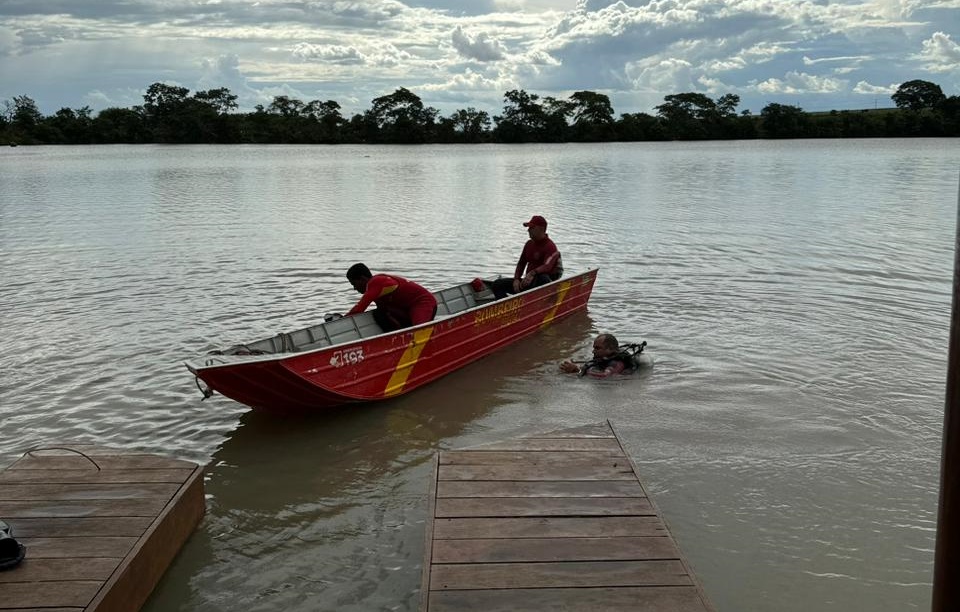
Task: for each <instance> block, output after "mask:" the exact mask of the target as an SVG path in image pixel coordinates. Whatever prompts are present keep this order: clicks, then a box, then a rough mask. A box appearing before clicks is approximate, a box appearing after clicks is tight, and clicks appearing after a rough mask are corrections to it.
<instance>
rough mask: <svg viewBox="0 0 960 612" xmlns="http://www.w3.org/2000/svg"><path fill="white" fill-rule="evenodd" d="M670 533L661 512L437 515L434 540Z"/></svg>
mask: <svg viewBox="0 0 960 612" xmlns="http://www.w3.org/2000/svg"><path fill="white" fill-rule="evenodd" d="M657 535H667V531H666V529H665V528H664V526H663V524H662V522H661V521H660V518H659V517H657V516H578V517H529V518H527V517H524V518H516V517H510V518H449V519H436V520H435V521H434V525H433V537H434V540H453V539H467V538H589V537H610V538H616V537H623V536H657Z"/></svg>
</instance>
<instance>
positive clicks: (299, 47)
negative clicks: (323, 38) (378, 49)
mask: <svg viewBox="0 0 960 612" xmlns="http://www.w3.org/2000/svg"><path fill="white" fill-rule="evenodd" d="M291 53H292V54H293V56H294V57H296V58H298V59H302V60H305V61H313V60H318V61H323V62H336V63H343V64H362V63H363V62H364V60H365V58H364V55H363V53H361V52H360V51H358V50H357V49H356V48H354V47H347V46H343V45H314V44H311V43H307V42H301V43H297V44H296V45H294V46H293V49H292V50H291Z"/></svg>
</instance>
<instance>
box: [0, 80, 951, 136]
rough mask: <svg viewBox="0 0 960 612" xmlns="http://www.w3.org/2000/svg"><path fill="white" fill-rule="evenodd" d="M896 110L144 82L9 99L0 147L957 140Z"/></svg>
mask: <svg viewBox="0 0 960 612" xmlns="http://www.w3.org/2000/svg"><path fill="white" fill-rule="evenodd" d="M891 99H892V101H893V103H894V104H895V106H896V108H887V109H878V110H852V111H849V110H844V111H830V112H805V111H804V110H803V109H801V108H800V107H798V106H792V105H788V104H778V103H771V104H768V105H767V106H765V107H764V108H763V109H762V110H761V112H760V114H759V115H753V114H750V112H749V111H746V110H744V111H742V112H741V113H739V114H738V113H737V106H738V105H739V104H740V97H739V96H737V95H736V94H726V95H722V96H720V97H719V98H717V99H715V100H714V99H712V98H710V97H709V96H707V95H705V94H702V93H694V92H688V93H678V94H671V95H668V96H665V97H664V101H663V104H660V105H659V106H657V107H655V110H656V114H655V115H651V114H647V113H623V114H621V115H620V116H619V117H615V116H614V110H613V106H612V105H611V104H610V98H608V97H607V96H606V95H604V94H601V93H596V92H593V91H578V92H576V93H574V94H573V95H571V96H570V97H569V98H566V99H558V98H554V97H550V96H545V97H540V96H538V95H537V94H532V93H529V92H527V91H524V90H522V89H514V90H510V91H508V92H506V93H505V94H504V96H503V101H504V106H503V112H502V114H500V115H494V116H493V117H491V116H490V114H489V113H487V112H486V111H482V110H477V109H475V108H473V107H469V108H466V109H461V110H457V111H456V112H454V113H452V114H450V115H449V116H442V115H441V113H440V111H438V110H437V109H435V108H433V107H430V106H424V104H423V101H422V100H421V99H420V97H419V96H417V95H416V94H414V93H413V92H411V91H409V90H408V89H406V88H403V87H401V88H399V89H397V90H396V91H394V92H393V93H391V94H389V95H384V96H380V97H378V98H374V99H373V100H372V102H371V106H370V108H369V109H367V110H365V111H363V112H362V113H357V114H354V115H353V116H351V117H349V118H347V117H344V116H343V114H342V112H341V107H340V104H338V103H337V102H336V101H334V100H326V101H320V100H311V101H310V102H303V101H301V100H298V99H296V98H291V97H289V96H276V97H274V99H273V101H272V102H271V103H270V104H269V105H268V106H266V107H264V106H263V105H257V106H256V107H255V110H254V111H253V112H248V113H238V112H235V111H236V109H237V96H236V95H234V94H233V93H231V92H230V90H229V89H227V88H225V87H221V88H218V89H210V90H206V91H197V92H195V93H193V94H192V95H191V94H190V90H189V89H187V88H186V87H178V86H174V85H168V84H165V83H153V84H152V85H150V86H149V87H148V88H147V91H146V93H145V94H144V96H143V104H142V105H138V106H135V107H133V108H107V109H104V110H102V111H100V112H99V113H97V114H96V115H94V114H93V112H92V111H91V109H90V107H89V106H85V107H83V108H78V109H71V108H66V107H65V108H61V109H60V110H58V111H57V112H56V113H54V114H53V115H49V116H44V115H43V114H42V113H40V111H39V110H38V109H37V105H36V103H35V102H34V100H33V99H31V98H30V97H28V96H25V95H22V96H16V97H14V98H13V99H12V100H5V101H4V102H3V108H2V109H0V144H6V143H9V144H119V143H128V144H141V143H181V144H206V143H209V144H233V143H238V144H239V143H244V144H343V143H369V144H421V143H482V142H497V143H523V142H616V141H621V142H622V141H663V140H714V139H752V138H863V137H913V136H960V96H949V97H948V96H946V95H944V93H943V91H942V90H941V88H940V86H939V85H937V84H935V83H931V82H929V81H922V80H913V81H907V82H906V83H903V84H902V85H900V86H899V87H898V88H897V91H896V92H895V93H894V94H893V95H892V96H891Z"/></svg>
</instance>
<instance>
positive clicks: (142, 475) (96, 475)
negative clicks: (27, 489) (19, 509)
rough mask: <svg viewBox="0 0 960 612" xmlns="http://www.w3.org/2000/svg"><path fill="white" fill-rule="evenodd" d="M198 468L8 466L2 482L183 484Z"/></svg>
mask: <svg viewBox="0 0 960 612" xmlns="http://www.w3.org/2000/svg"><path fill="white" fill-rule="evenodd" d="M194 469H195V468H179V469H137V470H101V471H99V472H98V471H96V470H34V469H19V470H4V471H3V472H0V483H4V484H6V483H39V484H57V483H77V484H79V483H97V484H100V483H124V482H130V483H141V482H173V483H176V484H178V485H179V484H181V483H183V482H185V481H186V480H187V479H188V478H190V475H191V474H192V473H193V470H194Z"/></svg>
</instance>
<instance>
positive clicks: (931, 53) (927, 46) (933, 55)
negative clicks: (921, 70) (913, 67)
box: [920, 32, 960, 72]
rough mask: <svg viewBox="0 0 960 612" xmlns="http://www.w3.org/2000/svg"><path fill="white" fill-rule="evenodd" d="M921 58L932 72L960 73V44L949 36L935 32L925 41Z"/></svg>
mask: <svg viewBox="0 0 960 612" xmlns="http://www.w3.org/2000/svg"><path fill="white" fill-rule="evenodd" d="M922 44H923V50H922V51H921V52H920V58H921V59H922V60H923V61H924V62H925V63H926V68H927V70H930V71H931V72H960V44H957V43H955V42H953V41H952V40H950V35H949V34H944V33H943V32H934V33H933V36H931V37H930V38H928V39H927V40H925V41H923V43H922Z"/></svg>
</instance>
